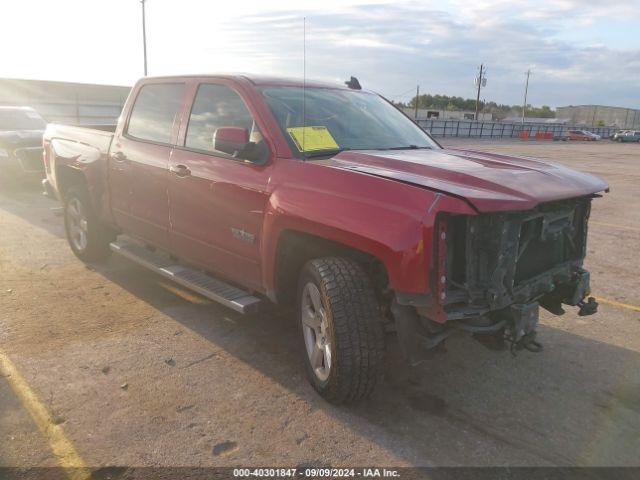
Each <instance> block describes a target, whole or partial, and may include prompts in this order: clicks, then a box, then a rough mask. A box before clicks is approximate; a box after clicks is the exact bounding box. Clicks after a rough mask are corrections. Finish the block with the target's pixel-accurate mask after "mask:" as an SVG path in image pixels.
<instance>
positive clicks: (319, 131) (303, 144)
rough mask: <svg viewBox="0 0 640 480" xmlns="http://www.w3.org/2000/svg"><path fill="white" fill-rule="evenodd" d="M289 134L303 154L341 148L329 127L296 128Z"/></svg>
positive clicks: (288, 130) (289, 129)
mask: <svg viewBox="0 0 640 480" xmlns="http://www.w3.org/2000/svg"><path fill="white" fill-rule="evenodd" d="M287 132H289V135H291V138H292V140H293V142H294V143H295V144H296V147H298V150H300V151H301V152H311V151H313V150H331V149H334V148H340V147H339V146H338V144H337V143H336V141H335V140H334V138H333V137H332V136H331V133H330V132H329V130H328V129H327V127H294V128H287Z"/></svg>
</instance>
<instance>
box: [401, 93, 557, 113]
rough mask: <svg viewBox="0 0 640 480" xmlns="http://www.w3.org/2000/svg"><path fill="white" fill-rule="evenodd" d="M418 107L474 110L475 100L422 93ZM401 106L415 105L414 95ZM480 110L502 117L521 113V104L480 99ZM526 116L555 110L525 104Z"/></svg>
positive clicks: (546, 106)
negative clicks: (506, 103)
mask: <svg viewBox="0 0 640 480" xmlns="http://www.w3.org/2000/svg"><path fill="white" fill-rule="evenodd" d="M417 101H418V108H433V109H434V110H449V111H460V110H465V111H471V112H473V111H475V109H476V100H475V98H466V99H465V98H462V97H455V96H453V97H450V96H449V95H431V94H428V93H426V94H424V95H420V96H419V97H418V98H417ZM399 106H401V107H411V108H415V107H416V97H413V98H412V99H411V100H410V101H409V103H406V104H405V103H402V102H400V104H399ZM480 111H482V112H485V113H492V114H493V116H494V118H496V119H502V118H505V117H510V116H519V115H522V105H505V104H502V103H501V104H498V103H496V102H492V101H491V102H485V101H482V100H481V101H480ZM526 115H527V117H539V118H555V116H556V112H555V110H553V109H552V108H551V107H549V106H548V105H542V106H541V107H533V106H532V105H527V107H526Z"/></svg>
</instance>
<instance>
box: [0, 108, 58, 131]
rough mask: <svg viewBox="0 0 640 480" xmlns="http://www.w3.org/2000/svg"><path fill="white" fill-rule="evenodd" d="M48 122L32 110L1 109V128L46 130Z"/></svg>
mask: <svg viewBox="0 0 640 480" xmlns="http://www.w3.org/2000/svg"><path fill="white" fill-rule="evenodd" d="M46 127H47V122H45V121H44V119H43V118H42V117H41V116H40V115H39V114H38V113H36V112H34V111H31V110H3V109H0V130H44V129H45V128H46Z"/></svg>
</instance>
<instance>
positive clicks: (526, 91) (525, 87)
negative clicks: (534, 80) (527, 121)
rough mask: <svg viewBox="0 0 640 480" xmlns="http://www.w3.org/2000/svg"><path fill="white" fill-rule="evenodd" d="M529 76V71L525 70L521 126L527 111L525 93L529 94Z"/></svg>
mask: <svg viewBox="0 0 640 480" xmlns="http://www.w3.org/2000/svg"><path fill="white" fill-rule="evenodd" d="M530 75H531V69H528V70H527V82H526V83H525V84H524V102H522V125H524V114H525V110H526V109H527V93H528V92H529V76H530Z"/></svg>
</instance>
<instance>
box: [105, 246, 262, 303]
mask: <svg viewBox="0 0 640 480" xmlns="http://www.w3.org/2000/svg"><path fill="white" fill-rule="evenodd" d="M110 247H111V250H112V251H114V252H115V253H118V254H120V255H122V256H123V257H126V258H128V259H129V260H132V261H134V262H136V263H137V264H139V265H142V266H143V267H145V268H148V269H149V270H153V271H154V272H156V273H159V274H160V275H162V276H163V277H165V278H168V279H169V280H173V281H174V282H176V283H179V284H180V285H182V286H183V287H186V288H188V289H190V290H193V291H194V292H198V293H199V294H200V295H202V296H204V297H207V298H209V299H211V300H213V301H215V302H218V303H221V304H222V305H224V306H226V307H229V308H232V309H233V310H235V311H236V312H240V313H254V312H256V311H258V309H259V307H260V304H261V303H262V300H260V299H259V298H258V297H254V296H253V295H251V294H250V293H248V292H245V291H244V290H241V289H239V288H237V287H234V286H233V285H229V284H228V283H226V282H223V281H222V280H219V279H217V278H214V277H212V276H210V275H207V274H206V273H203V272H200V271H198V270H194V269H191V268H188V267H183V266H182V265H176V264H175V262H174V261H172V260H171V259H170V258H169V257H165V256H162V255H159V254H156V253H154V252H152V251H150V250H148V249H146V248H145V247H143V246H142V245H139V244H137V243H134V242H132V241H128V240H125V239H118V240H116V241H115V242H112V243H111V244H110Z"/></svg>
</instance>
